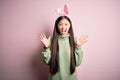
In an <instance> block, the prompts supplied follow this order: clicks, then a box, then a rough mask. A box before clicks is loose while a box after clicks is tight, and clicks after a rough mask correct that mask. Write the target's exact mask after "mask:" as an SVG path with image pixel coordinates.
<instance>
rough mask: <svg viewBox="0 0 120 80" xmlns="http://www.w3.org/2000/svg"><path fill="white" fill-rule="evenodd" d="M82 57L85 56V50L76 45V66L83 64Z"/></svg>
mask: <svg viewBox="0 0 120 80" xmlns="http://www.w3.org/2000/svg"><path fill="white" fill-rule="evenodd" d="M82 58H83V51H82V50H81V48H78V47H77V46H76V47H75V62H76V66H79V65H80V64H81V62H82Z"/></svg>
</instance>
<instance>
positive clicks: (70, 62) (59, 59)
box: [39, 16, 88, 80]
mask: <svg viewBox="0 0 120 80" xmlns="http://www.w3.org/2000/svg"><path fill="white" fill-rule="evenodd" d="M39 39H40V41H41V42H42V43H43V44H44V50H43V51H42V55H43V60H44V62H45V63H46V64H48V65H49V66H50V68H49V69H50V73H49V78H48V79H49V80H78V78H77V73H76V69H75V67H76V66H78V65H80V64H81V61H82V58H83V52H82V50H81V46H82V45H83V44H84V43H85V42H86V41H87V40H88V37H87V36H86V35H82V36H81V37H80V39H77V38H76V39H75V38H74V33H73V28H72V22H71V20H70V19H69V17H67V16H60V17H58V18H57V20H56V21H55V25H54V31H53V36H52V38H50V37H49V38H46V36H45V34H40V36H39Z"/></svg>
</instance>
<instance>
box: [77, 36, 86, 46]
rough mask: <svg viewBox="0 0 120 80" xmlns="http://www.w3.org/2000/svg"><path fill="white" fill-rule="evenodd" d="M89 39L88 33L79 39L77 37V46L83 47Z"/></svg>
mask: <svg viewBox="0 0 120 80" xmlns="http://www.w3.org/2000/svg"><path fill="white" fill-rule="evenodd" d="M87 41H88V36H87V35H82V36H81V37H80V38H79V39H77V43H76V44H77V46H78V47H81V46H82V45H83V44H84V43H86V42H87Z"/></svg>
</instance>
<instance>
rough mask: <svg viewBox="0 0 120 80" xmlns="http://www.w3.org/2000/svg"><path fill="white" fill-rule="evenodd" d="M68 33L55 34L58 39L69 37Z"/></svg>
mask: <svg viewBox="0 0 120 80" xmlns="http://www.w3.org/2000/svg"><path fill="white" fill-rule="evenodd" d="M69 36H70V34H69V33H68V34H66V35H61V34H57V37H58V39H65V38H69Z"/></svg>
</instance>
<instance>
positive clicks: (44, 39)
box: [39, 33, 50, 48]
mask: <svg viewBox="0 0 120 80" xmlns="http://www.w3.org/2000/svg"><path fill="white" fill-rule="evenodd" d="M39 39H40V41H41V42H42V43H43V44H44V46H45V47H46V48H48V47H49V46H50V37H49V38H47V37H46V35H45V34H44V33H43V34H40V35H39Z"/></svg>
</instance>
